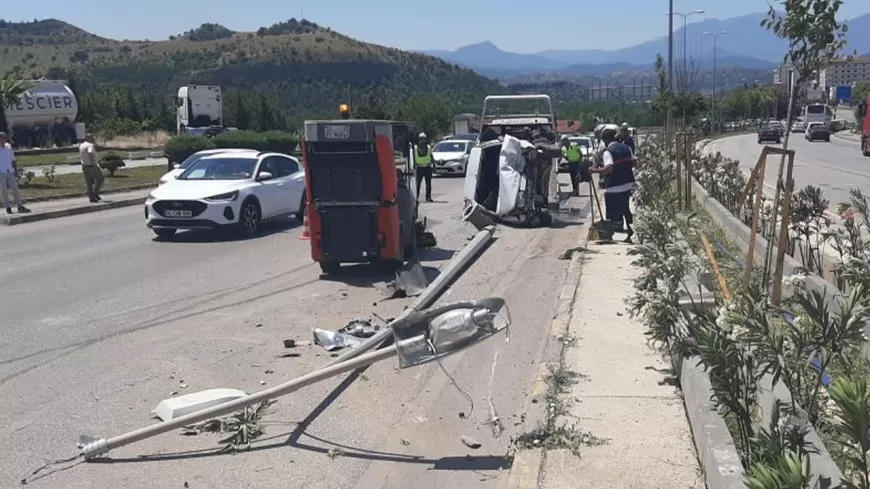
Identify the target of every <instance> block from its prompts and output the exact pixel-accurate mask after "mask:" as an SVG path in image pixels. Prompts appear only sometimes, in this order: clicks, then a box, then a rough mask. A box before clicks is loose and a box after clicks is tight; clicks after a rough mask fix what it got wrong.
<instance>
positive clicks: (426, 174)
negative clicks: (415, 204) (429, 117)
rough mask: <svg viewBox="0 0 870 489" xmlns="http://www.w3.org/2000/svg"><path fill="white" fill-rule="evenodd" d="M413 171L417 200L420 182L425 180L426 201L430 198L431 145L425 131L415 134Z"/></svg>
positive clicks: (430, 200)
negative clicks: (415, 179)
mask: <svg viewBox="0 0 870 489" xmlns="http://www.w3.org/2000/svg"><path fill="white" fill-rule="evenodd" d="M414 166H415V168H414V172H415V173H416V174H417V200H419V199H420V184H421V183H423V180H424V179H425V180H426V202H434V201H433V200H432V147H431V146H429V140H428V138H427V137H426V133H425V132H421V133H420V135H419V136H417V145H416V146H415V147H414Z"/></svg>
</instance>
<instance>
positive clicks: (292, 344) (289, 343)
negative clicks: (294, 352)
mask: <svg viewBox="0 0 870 489" xmlns="http://www.w3.org/2000/svg"><path fill="white" fill-rule="evenodd" d="M284 348H296V341H295V340H284Z"/></svg>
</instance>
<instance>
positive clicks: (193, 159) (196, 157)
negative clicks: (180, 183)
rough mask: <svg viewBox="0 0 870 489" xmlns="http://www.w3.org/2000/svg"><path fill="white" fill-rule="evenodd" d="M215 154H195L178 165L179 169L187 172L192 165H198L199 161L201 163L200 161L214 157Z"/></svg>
mask: <svg viewBox="0 0 870 489" xmlns="http://www.w3.org/2000/svg"><path fill="white" fill-rule="evenodd" d="M213 154H214V153H206V154H200V153H194V154H192V155H190V156H188V157H187V159H186V160H184V161H182V162H181V164H180V165H178V168H181V169H182V170H185V169H187V168H189V167H190V165H192V164H194V163H196V162H197V161H199V160H201V159H203V158H205V157H206V156H211V155H213Z"/></svg>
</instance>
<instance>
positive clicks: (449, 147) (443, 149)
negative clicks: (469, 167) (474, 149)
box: [432, 141, 468, 153]
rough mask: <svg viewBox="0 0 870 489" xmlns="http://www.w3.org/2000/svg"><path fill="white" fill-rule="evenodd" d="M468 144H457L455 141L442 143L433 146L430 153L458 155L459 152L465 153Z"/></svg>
mask: <svg viewBox="0 0 870 489" xmlns="http://www.w3.org/2000/svg"><path fill="white" fill-rule="evenodd" d="M467 145H468V143H465V142H457V141H442V142H440V143H438V144H436V145H435V147H434V148H432V151H438V152H440V153H459V152H460V151H465V148H466V146H467Z"/></svg>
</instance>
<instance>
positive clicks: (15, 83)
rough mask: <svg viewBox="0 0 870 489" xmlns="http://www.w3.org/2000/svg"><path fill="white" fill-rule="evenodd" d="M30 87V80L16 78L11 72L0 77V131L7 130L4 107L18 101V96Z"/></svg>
mask: <svg viewBox="0 0 870 489" xmlns="http://www.w3.org/2000/svg"><path fill="white" fill-rule="evenodd" d="M31 88H32V85H31V83H30V82H27V81H25V80H22V79H20V78H18V77H17V76H16V75H14V74H13V73H9V74H7V75H6V76H4V77H2V78H0V132H6V131H8V130H9V128H8V127H6V107H8V106H10V105H12V104H15V103H18V98H19V97H20V96H21V95H23V94H24V93H25V92H27V91H28V90H30V89H31Z"/></svg>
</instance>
